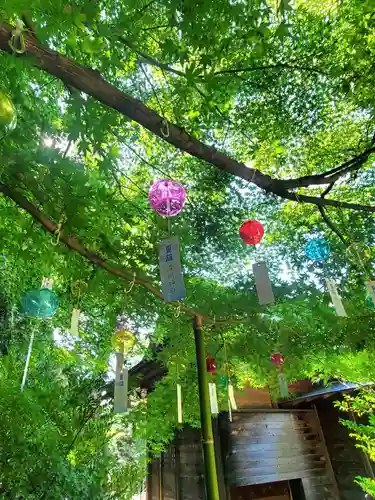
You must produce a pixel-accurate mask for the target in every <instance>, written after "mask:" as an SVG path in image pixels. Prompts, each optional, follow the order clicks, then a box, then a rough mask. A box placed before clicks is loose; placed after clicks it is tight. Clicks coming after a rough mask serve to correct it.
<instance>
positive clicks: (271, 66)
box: [214, 63, 327, 75]
mask: <svg viewBox="0 0 375 500" xmlns="http://www.w3.org/2000/svg"><path fill="white" fill-rule="evenodd" d="M269 69H291V70H297V71H298V70H299V71H310V72H311V73H318V74H320V75H327V73H325V72H324V71H321V70H319V69H317V68H311V67H309V66H300V65H299V64H288V63H277V64H268V65H265V66H250V67H247V68H232V69H222V70H220V71H215V73H214V75H225V74H236V73H247V72H251V71H266V70H269Z"/></svg>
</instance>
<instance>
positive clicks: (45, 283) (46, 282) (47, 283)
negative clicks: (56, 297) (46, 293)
mask: <svg viewBox="0 0 375 500" xmlns="http://www.w3.org/2000/svg"><path fill="white" fill-rule="evenodd" d="M52 287H53V278H44V277H43V279H42V286H41V288H48V289H49V290H52Z"/></svg>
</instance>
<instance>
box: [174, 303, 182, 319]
mask: <svg viewBox="0 0 375 500" xmlns="http://www.w3.org/2000/svg"><path fill="white" fill-rule="evenodd" d="M180 314H181V302H179V303H178V305H177V308H176V312H175V315H174V317H175V318H179V317H180Z"/></svg>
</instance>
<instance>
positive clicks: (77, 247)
mask: <svg viewBox="0 0 375 500" xmlns="http://www.w3.org/2000/svg"><path fill="white" fill-rule="evenodd" d="M0 192H2V193H3V194H4V195H5V196H7V197H8V198H10V199H12V200H13V201H14V202H15V203H16V204H17V205H18V206H19V207H21V208H22V209H23V210H25V211H26V212H28V213H29V214H30V215H31V216H32V217H33V218H34V219H35V220H37V221H38V222H39V223H40V224H41V225H42V226H43V227H44V229H45V230H46V231H47V232H48V233H51V234H55V232H56V230H57V224H56V223H55V222H53V221H52V220H51V219H49V218H48V217H47V216H46V215H44V214H43V213H42V212H41V211H40V210H39V209H38V208H37V207H36V206H35V205H34V204H33V203H31V202H30V201H29V200H28V199H27V198H25V197H24V196H23V195H22V194H21V193H19V192H18V191H16V190H15V189H13V188H11V187H10V186H8V185H7V184H0ZM59 240H60V241H61V242H62V243H64V245H66V246H67V247H68V248H70V249H71V250H73V251H74V252H76V253H78V254H80V255H82V257H84V258H85V259H87V260H89V261H90V262H91V263H92V264H94V265H95V266H97V267H100V268H102V269H105V270H106V271H108V272H109V273H110V274H112V275H113V276H117V277H118V278H121V279H123V280H126V281H130V282H132V281H133V280H134V283H135V284H136V285H141V286H143V287H145V288H147V290H149V291H150V292H151V293H152V294H153V295H155V296H156V297H158V298H159V299H161V300H163V301H164V298H163V294H162V293H161V292H160V290H158V289H157V288H156V287H155V286H154V285H153V284H152V278H149V277H146V278H140V277H139V276H135V278H134V273H133V272H132V271H128V270H127V269H124V268H122V267H118V266H116V265H115V264H111V263H109V262H108V261H107V260H105V259H104V258H103V257H102V256H101V255H99V254H98V253H95V252H92V251H91V250H89V249H88V248H86V247H85V246H84V245H83V244H82V243H81V242H80V241H79V240H78V239H77V238H75V237H74V236H70V235H68V234H65V232H64V231H63V230H62V231H60V239H59ZM175 305H176V304H175ZM179 307H180V309H181V311H183V312H185V313H186V314H189V315H190V316H197V315H198V316H202V315H201V314H200V313H199V312H198V311H195V310H194V309H191V308H189V307H186V306H184V305H182V304H180V305H179ZM203 317H204V318H205V319H207V318H206V317H205V316H203Z"/></svg>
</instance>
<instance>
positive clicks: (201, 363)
mask: <svg viewBox="0 0 375 500" xmlns="http://www.w3.org/2000/svg"><path fill="white" fill-rule="evenodd" d="M194 337H195V351H196V357H197V369H198V386H199V406H200V412H201V428H202V438H203V457H204V476H205V485H206V492H207V500H220V497H219V485H218V480H217V470H216V460H215V448H214V437H213V432H212V421H211V408H210V398H209V394H208V382H207V375H206V355H205V348H204V336H203V332H202V318H201V317H200V316H196V317H195V319H194Z"/></svg>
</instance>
